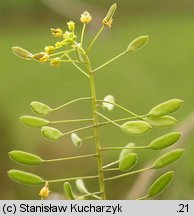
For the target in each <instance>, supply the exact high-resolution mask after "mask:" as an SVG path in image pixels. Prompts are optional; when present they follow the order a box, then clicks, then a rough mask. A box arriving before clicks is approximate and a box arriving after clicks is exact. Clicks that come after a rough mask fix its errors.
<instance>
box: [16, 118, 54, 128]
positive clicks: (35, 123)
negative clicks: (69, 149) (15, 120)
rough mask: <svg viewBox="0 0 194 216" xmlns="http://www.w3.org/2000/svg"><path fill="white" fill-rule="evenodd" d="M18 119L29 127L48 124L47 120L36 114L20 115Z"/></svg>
mask: <svg viewBox="0 0 194 216" xmlns="http://www.w3.org/2000/svg"><path fill="white" fill-rule="evenodd" d="M20 121H21V122H23V123H24V124H26V125H28V126H30V127H36V128H40V127H42V126H46V125H48V124H50V122H49V121H48V120H46V119H43V118H39V117H36V116H21V117H20Z"/></svg>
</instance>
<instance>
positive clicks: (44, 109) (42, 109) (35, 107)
mask: <svg viewBox="0 0 194 216" xmlns="http://www.w3.org/2000/svg"><path fill="white" fill-rule="evenodd" d="M30 106H31V109H32V111H33V112H34V113H36V114H38V115H43V116H45V115H48V114H49V113H50V112H52V111H53V109H51V108H50V107H49V106H47V105H46V104H43V103H41V102H38V101H33V102H32V103H31V104H30Z"/></svg>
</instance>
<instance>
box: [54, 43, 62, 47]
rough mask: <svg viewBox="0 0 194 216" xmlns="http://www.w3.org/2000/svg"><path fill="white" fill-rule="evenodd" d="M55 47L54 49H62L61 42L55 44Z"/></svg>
mask: <svg viewBox="0 0 194 216" xmlns="http://www.w3.org/2000/svg"><path fill="white" fill-rule="evenodd" d="M55 47H56V48H61V47H63V45H62V43H61V42H56V43H55Z"/></svg>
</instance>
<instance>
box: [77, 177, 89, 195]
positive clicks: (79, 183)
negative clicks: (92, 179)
mask: <svg viewBox="0 0 194 216" xmlns="http://www.w3.org/2000/svg"><path fill="white" fill-rule="evenodd" d="M75 184H76V187H77V189H78V191H79V192H80V193H81V194H87V193H89V192H88V190H87V188H86V186H85V184H84V181H83V180H82V179H77V180H76V182H75Z"/></svg>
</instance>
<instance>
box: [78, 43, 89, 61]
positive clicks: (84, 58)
mask: <svg viewBox="0 0 194 216" xmlns="http://www.w3.org/2000/svg"><path fill="white" fill-rule="evenodd" d="M75 53H76V56H77V59H78V60H79V61H80V62H83V63H86V62H88V57H87V55H86V52H85V50H84V49H83V48H82V47H81V45H80V44H78V45H77V46H76V47H75Z"/></svg>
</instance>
